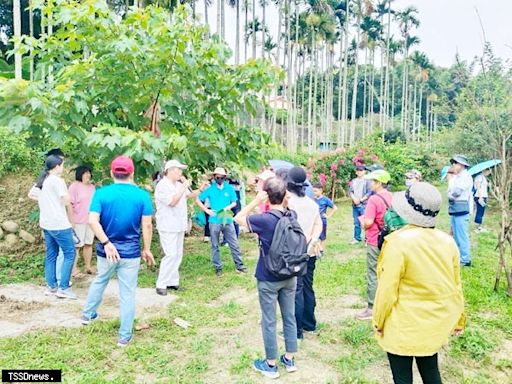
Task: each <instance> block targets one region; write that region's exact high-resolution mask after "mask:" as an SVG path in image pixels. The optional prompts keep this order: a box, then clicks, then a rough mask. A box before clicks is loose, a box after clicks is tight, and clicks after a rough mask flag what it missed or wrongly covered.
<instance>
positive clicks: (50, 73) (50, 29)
mask: <svg viewBox="0 0 512 384" xmlns="http://www.w3.org/2000/svg"><path fill="white" fill-rule="evenodd" d="M48 7H49V11H48V36H52V35H53V0H48ZM48 83H49V84H53V65H51V64H50V65H49V66H48Z"/></svg>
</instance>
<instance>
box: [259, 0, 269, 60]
mask: <svg viewBox="0 0 512 384" xmlns="http://www.w3.org/2000/svg"><path fill="white" fill-rule="evenodd" d="M260 4H261V12H262V15H261V57H265V40H266V35H265V26H266V25H267V24H266V22H267V20H266V9H265V8H266V5H267V4H266V0H261V3H260Z"/></svg>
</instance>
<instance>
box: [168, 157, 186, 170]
mask: <svg viewBox="0 0 512 384" xmlns="http://www.w3.org/2000/svg"><path fill="white" fill-rule="evenodd" d="M170 168H179V169H185V168H187V166H186V165H185V164H181V163H180V162H179V161H178V160H169V161H168V162H167V163H165V167H164V172H165V171H167V170H168V169H170Z"/></svg>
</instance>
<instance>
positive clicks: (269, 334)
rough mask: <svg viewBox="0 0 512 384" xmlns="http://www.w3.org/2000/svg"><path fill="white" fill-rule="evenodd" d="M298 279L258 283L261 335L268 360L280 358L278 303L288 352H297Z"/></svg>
mask: <svg viewBox="0 0 512 384" xmlns="http://www.w3.org/2000/svg"><path fill="white" fill-rule="evenodd" d="M296 285H297V278H296V277H292V278H291V279H286V280H283V281H276V282H274V281H258V297H259V301H260V307H261V333H262V334H263V344H264V345H265V356H266V358H267V359H268V360H273V359H276V358H277V356H278V349H277V340H276V323H277V320H276V303H279V308H280V309H281V317H282V318H283V333H284V342H285V347H286V352H289V353H295V352H297V326H296V323H295V289H296Z"/></svg>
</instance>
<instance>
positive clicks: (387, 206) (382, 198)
mask: <svg viewBox="0 0 512 384" xmlns="http://www.w3.org/2000/svg"><path fill="white" fill-rule="evenodd" d="M375 196H379V198H380V199H381V200H382V201H383V202H384V204H385V205H386V209H389V204H388V202H387V201H386V199H385V198H384V196H382V195H381V194H379V193H376V194H375Z"/></svg>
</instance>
